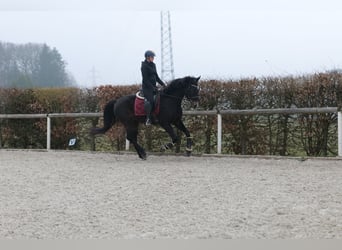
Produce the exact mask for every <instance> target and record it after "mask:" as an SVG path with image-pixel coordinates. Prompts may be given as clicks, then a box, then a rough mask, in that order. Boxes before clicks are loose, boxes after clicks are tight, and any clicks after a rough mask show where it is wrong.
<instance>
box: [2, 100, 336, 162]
mask: <svg viewBox="0 0 342 250" xmlns="http://www.w3.org/2000/svg"><path fill="white" fill-rule="evenodd" d="M319 113H337V114H338V116H337V117H338V121H337V126H338V156H342V112H340V111H338V110H337V107H326V108H288V109H245V110H234V109H231V110H220V111H216V110H209V111H184V115H216V116H217V153H218V154H221V152H222V115H272V114H319ZM102 115H103V114H102V113H50V114H0V119H35V118H40V119H41V118H46V123H47V129H46V130H47V131H46V149H47V150H50V149H51V118H58V117H73V118H77V117H79V118H84V117H101V116H102ZM128 148H129V143H128V142H127V141H126V150H128Z"/></svg>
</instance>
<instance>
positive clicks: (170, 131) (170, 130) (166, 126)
mask: <svg viewBox="0 0 342 250" xmlns="http://www.w3.org/2000/svg"><path fill="white" fill-rule="evenodd" d="M160 126H161V127H162V128H163V129H165V131H166V132H167V133H168V134H169V136H170V137H171V140H172V142H169V143H166V144H164V145H162V146H161V147H160V151H161V152H164V151H165V150H167V149H172V148H173V146H174V145H175V143H176V142H177V141H178V137H177V135H176V133H175V131H174V130H173V128H172V126H171V124H169V123H168V124H160Z"/></svg>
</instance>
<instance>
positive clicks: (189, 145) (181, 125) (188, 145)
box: [175, 120, 192, 156]
mask: <svg viewBox="0 0 342 250" xmlns="http://www.w3.org/2000/svg"><path fill="white" fill-rule="evenodd" d="M175 126H176V127H177V128H178V129H179V130H180V131H182V132H183V133H184V134H185V136H186V148H185V150H186V155H187V156H190V155H191V152H192V137H191V136H190V132H189V130H188V129H187V128H186V127H185V125H184V123H183V121H182V120H179V121H178V122H176V123H175Z"/></svg>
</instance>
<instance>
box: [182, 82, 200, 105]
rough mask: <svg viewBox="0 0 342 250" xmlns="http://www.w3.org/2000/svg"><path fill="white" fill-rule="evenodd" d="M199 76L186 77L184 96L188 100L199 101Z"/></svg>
mask: <svg viewBox="0 0 342 250" xmlns="http://www.w3.org/2000/svg"><path fill="white" fill-rule="evenodd" d="M200 78H201V77H200V76H199V77H190V76H188V77H186V78H185V79H186V89H185V97H186V98H187V99H189V100H190V101H195V102H198V101H199V91H200V87H199V86H198V81H199V79H200Z"/></svg>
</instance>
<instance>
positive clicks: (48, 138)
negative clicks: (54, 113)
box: [46, 114, 51, 150]
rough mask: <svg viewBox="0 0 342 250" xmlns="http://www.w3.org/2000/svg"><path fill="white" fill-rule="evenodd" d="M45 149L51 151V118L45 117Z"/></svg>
mask: <svg viewBox="0 0 342 250" xmlns="http://www.w3.org/2000/svg"><path fill="white" fill-rule="evenodd" d="M46 149H47V150H50V149H51V117H50V116H49V114H48V115H47V116H46Z"/></svg>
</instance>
